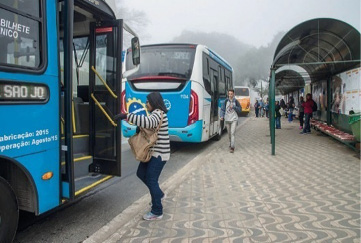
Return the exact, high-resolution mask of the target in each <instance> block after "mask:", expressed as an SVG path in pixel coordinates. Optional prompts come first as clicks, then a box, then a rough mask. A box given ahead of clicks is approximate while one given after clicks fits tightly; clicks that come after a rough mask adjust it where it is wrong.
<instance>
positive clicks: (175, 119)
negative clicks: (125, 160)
mask: <svg viewBox="0 0 361 243" xmlns="http://www.w3.org/2000/svg"><path fill="white" fill-rule="evenodd" d="M130 54H131V50H130V49H129V50H127V56H126V60H125V62H126V64H125V66H126V70H130V69H133V68H134V66H133V64H132V61H131V55H130ZM141 58H142V64H141V65H140V66H139V69H138V70H137V71H136V72H134V73H133V74H131V75H129V76H128V77H127V78H126V79H124V80H123V92H122V101H123V102H122V104H123V106H122V112H132V113H137V114H144V115H147V114H148V111H147V110H146V108H145V107H146V106H145V102H146V96H147V95H148V93H149V92H152V91H159V92H160V93H161V94H162V96H163V98H164V101H165V104H166V106H167V108H168V111H169V112H168V118H169V135H170V139H171V141H181V142H203V141H207V140H208V139H210V138H212V137H215V138H216V139H220V135H221V133H222V130H223V128H224V127H223V125H221V122H220V118H219V114H220V108H221V104H222V102H223V101H224V100H225V98H226V94H227V90H228V89H230V88H232V87H233V81H232V76H233V69H232V67H231V66H230V65H229V64H228V63H227V62H226V61H225V60H224V59H223V58H221V57H220V56H219V55H218V54H216V53H215V52H213V51H212V50H210V49H209V48H207V47H206V46H204V45H198V44H158V45H146V46H142V47H141ZM135 130H136V127H135V126H133V125H131V124H129V123H128V122H126V121H122V133H123V136H125V137H130V136H132V135H133V134H134V132H135Z"/></svg>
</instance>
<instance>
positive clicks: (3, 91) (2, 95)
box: [0, 81, 49, 103]
mask: <svg viewBox="0 0 361 243" xmlns="http://www.w3.org/2000/svg"><path fill="white" fill-rule="evenodd" d="M48 99H49V88H48V87H47V86H46V85H43V84H35V83H25V82H8V81H6V82H3V81H0V103H3V102H26V101H28V102H31V103H32V102H46V101H47V100H48Z"/></svg>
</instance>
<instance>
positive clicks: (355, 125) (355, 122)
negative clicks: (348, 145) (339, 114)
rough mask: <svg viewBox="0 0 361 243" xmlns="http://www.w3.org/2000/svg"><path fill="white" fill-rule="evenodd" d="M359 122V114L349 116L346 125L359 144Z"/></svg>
mask: <svg viewBox="0 0 361 243" xmlns="http://www.w3.org/2000/svg"><path fill="white" fill-rule="evenodd" d="M360 120H361V112H359V113H355V114H352V115H349V118H348V124H350V126H351V130H352V134H353V135H354V136H355V138H356V140H357V141H359V142H360Z"/></svg>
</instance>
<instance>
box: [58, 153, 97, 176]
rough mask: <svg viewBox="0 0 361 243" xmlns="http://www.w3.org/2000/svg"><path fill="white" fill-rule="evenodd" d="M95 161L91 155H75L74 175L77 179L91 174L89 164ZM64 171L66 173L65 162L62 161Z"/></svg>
mask: <svg viewBox="0 0 361 243" xmlns="http://www.w3.org/2000/svg"><path fill="white" fill-rule="evenodd" d="M92 162H93V157H92V156H90V155H84V154H77V155H74V177H75V179H77V178H81V177H84V176H88V175H89V165H90V164H91V163H92ZM61 170H62V173H65V162H62V163H61Z"/></svg>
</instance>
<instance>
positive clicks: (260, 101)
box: [259, 99, 264, 117]
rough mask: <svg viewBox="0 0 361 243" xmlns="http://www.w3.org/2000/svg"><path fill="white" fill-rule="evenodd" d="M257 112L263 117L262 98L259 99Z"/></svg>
mask: <svg viewBox="0 0 361 243" xmlns="http://www.w3.org/2000/svg"><path fill="white" fill-rule="evenodd" d="M259 112H260V117H263V116H264V104H263V100H262V99H260V100H259Z"/></svg>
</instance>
